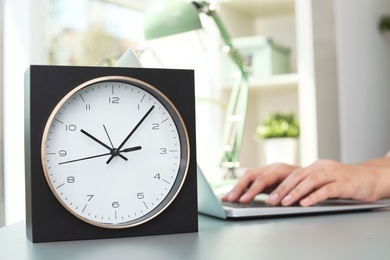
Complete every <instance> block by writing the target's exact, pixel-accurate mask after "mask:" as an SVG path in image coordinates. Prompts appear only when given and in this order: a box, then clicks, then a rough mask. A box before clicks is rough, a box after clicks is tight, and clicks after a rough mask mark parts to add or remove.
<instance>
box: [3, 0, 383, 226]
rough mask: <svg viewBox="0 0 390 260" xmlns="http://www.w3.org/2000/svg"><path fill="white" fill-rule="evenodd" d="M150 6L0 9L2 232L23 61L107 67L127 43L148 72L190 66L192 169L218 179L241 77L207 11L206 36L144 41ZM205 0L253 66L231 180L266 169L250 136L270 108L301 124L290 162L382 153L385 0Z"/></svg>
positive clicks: (46, 4)
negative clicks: (227, 121)
mask: <svg viewBox="0 0 390 260" xmlns="http://www.w3.org/2000/svg"><path fill="white" fill-rule="evenodd" d="M183 1H185V0H183ZM154 2H155V0H77V1H76V0H2V1H1V2H0V37H1V42H0V64H1V70H0V91H1V92H0V94H1V102H2V103H1V114H0V115H1V118H0V119H1V120H0V122H1V124H2V127H1V128H0V130H1V132H0V134H1V135H0V136H1V141H2V144H1V149H0V152H1V157H0V158H1V165H0V226H1V225H5V224H12V223H14V222H17V221H20V220H24V219H25V216H24V214H25V212H24V207H25V204H24V203H25V202H24V201H25V198H24V140H23V139H24V135H23V129H24V125H23V107H24V100H23V98H24V96H23V95H24V94H23V93H24V83H23V80H24V78H23V74H24V71H25V70H26V69H27V68H28V66H29V65H30V64H51V65H78V66H112V65H113V64H114V63H115V61H116V60H117V59H118V58H119V57H120V56H121V55H122V54H123V53H124V52H125V51H126V50H127V49H128V48H132V49H133V50H135V51H136V53H137V54H138V57H139V59H140V61H141V64H142V65H143V66H144V67H157V68H181V69H182V68H185V69H194V70H195V81H196V98H197V100H196V106H197V107H196V113H197V114H196V120H197V150H198V154H197V157H198V163H199V165H200V166H201V167H202V168H203V171H204V172H205V174H206V177H207V178H208V179H209V180H210V182H213V183H218V182H219V181H220V180H222V179H223V176H224V174H225V173H224V171H225V170H224V169H222V168H220V166H219V163H220V160H221V154H222V148H223V140H222V132H223V125H224V121H225V119H226V118H225V114H226V107H227V103H228V100H229V97H230V94H231V91H232V88H233V85H234V82H235V80H236V78H237V70H236V68H235V66H234V64H233V63H232V62H231V60H230V59H229V58H228V57H227V55H226V52H224V50H223V49H224V48H223V47H224V42H223V41H222V39H221V36H220V32H219V30H218V28H217V27H216V25H215V23H214V21H213V20H212V19H211V18H210V17H209V16H207V15H204V14H200V15H199V17H200V19H201V22H202V25H203V29H200V30H195V31H190V32H185V33H181V34H176V35H173V36H167V37H163V38H158V39H153V40H145V37H144V14H145V12H146V11H147V10H148V8H149V7H150V6H151V5H152V4H153V3H154ZM211 3H212V5H213V7H215V10H216V12H217V13H218V14H219V16H220V17H221V20H222V22H223V24H224V25H225V27H226V29H227V31H228V33H229V35H230V37H231V38H232V42H233V44H234V45H235V47H236V48H237V49H238V50H239V51H240V52H241V54H242V55H243V56H244V57H245V58H246V59H247V61H248V63H249V67H250V73H249V95H248V102H247V106H248V112H247V116H246V124H245V131H244V136H243V142H242V145H241V152H240V157H239V162H240V167H239V168H238V169H237V174H238V175H240V174H242V172H243V171H244V170H245V169H247V168H249V167H253V166H258V165H264V164H266V163H268V162H269V161H267V158H266V152H265V146H266V145H265V143H266V141H267V138H265V137H264V136H258V135H256V131H257V130H256V129H258V126H259V125H261V124H262V123H263V122H264V118H265V116H266V115H269V114H270V113H290V114H291V113H292V114H293V115H294V116H295V117H296V119H297V121H298V122H299V127H300V131H299V135H298V136H296V135H295V136H293V137H294V138H295V139H296V140H297V147H295V148H294V149H295V150H294V151H295V152H296V153H294V155H293V157H292V159H289V160H290V161H289V162H292V163H295V164H298V165H301V166H305V165H308V164H310V163H312V162H313V161H315V160H317V159H319V158H323V159H333V160H340V161H342V162H345V163H357V162H360V161H363V160H368V159H370V158H374V157H378V156H382V155H383V154H385V153H386V152H387V151H388V150H389V149H390V134H389V133H390V102H389V99H390V73H389V72H390V32H389V31H388V30H385V29H384V30H380V24H381V21H382V20H383V19H384V17H386V16H390V0H371V1H367V0H343V1H337V0H273V1H270V0H219V1H211ZM53 87H55V86H53ZM280 149H282V150H284V148H279V150H277V151H281V150H280ZM294 151H293V152H294ZM293 152H289V154H291V153H293ZM279 154H280V153H279V152H277V155H279ZM274 160H280V161H283V160H285V159H284V158H282V157H277V158H276V159H274ZM291 160H292V161H291Z"/></svg>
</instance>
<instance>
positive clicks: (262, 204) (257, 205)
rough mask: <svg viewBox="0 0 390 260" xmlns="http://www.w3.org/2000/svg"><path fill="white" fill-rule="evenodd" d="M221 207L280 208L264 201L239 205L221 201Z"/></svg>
mask: <svg viewBox="0 0 390 260" xmlns="http://www.w3.org/2000/svg"><path fill="white" fill-rule="evenodd" d="M222 205H224V206H228V207H232V208H267V207H281V206H280V205H278V206H272V205H268V204H267V203H265V202H264V201H251V202H249V203H245V204H244V203H239V202H227V201H222ZM290 207H300V205H299V204H298V203H296V204H293V205H291V206H290Z"/></svg>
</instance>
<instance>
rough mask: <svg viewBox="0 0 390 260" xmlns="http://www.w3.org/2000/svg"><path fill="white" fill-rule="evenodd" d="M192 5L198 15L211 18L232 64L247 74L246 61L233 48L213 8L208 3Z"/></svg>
mask: <svg viewBox="0 0 390 260" xmlns="http://www.w3.org/2000/svg"><path fill="white" fill-rule="evenodd" d="M192 4H193V5H194V6H195V8H196V9H197V10H198V12H200V13H204V14H206V15H208V16H210V17H211V18H213V20H214V22H215V24H216V26H217V28H218V30H219V33H220V34H221V37H222V39H223V41H224V44H225V45H226V46H227V47H228V48H229V52H228V55H229V56H230V58H231V59H232V60H233V62H234V63H235V64H236V65H237V67H238V68H239V69H240V71H241V72H242V73H245V74H248V73H249V66H248V61H247V59H245V58H244V57H243V56H242V55H241V54H240V52H239V51H238V50H237V49H236V48H235V47H234V46H233V43H232V40H231V38H230V36H229V33H228V32H227V30H226V28H225V26H224V25H223V23H222V20H221V18H220V17H219V15H218V14H217V12H216V11H215V10H214V8H212V7H211V5H210V3H208V2H206V1H192Z"/></svg>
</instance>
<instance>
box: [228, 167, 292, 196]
mask: <svg viewBox="0 0 390 260" xmlns="http://www.w3.org/2000/svg"><path fill="white" fill-rule="evenodd" d="M296 169H298V167H297V166H293V165H288V164H284V163H274V164H270V165H268V166H265V167H257V168H252V169H249V170H248V171H246V172H245V174H244V175H243V176H242V177H241V178H240V180H239V181H238V183H237V184H236V185H235V187H234V188H233V190H231V191H230V192H229V193H227V194H226V195H225V196H223V197H222V200H224V201H230V202H235V201H240V202H241V203H248V202H250V201H251V200H253V198H254V197H255V196H256V195H257V194H258V193H261V192H263V193H269V192H271V191H273V190H274V189H275V188H276V187H277V185H278V184H279V183H280V182H282V181H283V180H284V179H285V178H286V177H287V176H288V175H289V174H291V173H292V172H293V171H294V170H296Z"/></svg>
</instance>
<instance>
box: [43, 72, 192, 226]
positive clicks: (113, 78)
mask: <svg viewBox="0 0 390 260" xmlns="http://www.w3.org/2000/svg"><path fill="white" fill-rule="evenodd" d="M104 81H121V82H127V83H130V84H131V83H136V84H140V85H142V86H146V87H147V88H149V89H152V90H153V91H154V92H156V93H157V94H158V95H159V96H160V97H161V98H163V99H164V100H165V101H166V102H167V103H168V104H169V106H170V107H171V108H172V109H173V111H174V112H175V113H176V116H177V118H178V119H179V121H180V123H181V126H182V128H183V133H184V137H185V140H184V141H185V143H186V148H187V149H186V150H187V158H186V166H185V169H184V173H183V178H182V179H181V182H180V184H179V186H178V187H177V189H176V191H174V195H173V196H172V198H171V199H170V200H169V201H168V202H167V203H166V204H165V205H164V206H163V207H162V208H161V209H159V210H158V211H157V212H156V213H154V214H153V215H151V216H150V217H147V218H145V219H143V220H142V221H139V222H135V223H132V224H128V225H127V224H106V223H100V222H95V221H92V220H89V219H87V218H84V217H82V216H81V215H79V214H76V213H75V212H74V211H73V210H71V209H70V208H69V207H68V205H66V204H65V203H64V202H63V201H62V199H61V198H60V197H59V196H58V193H57V192H56V191H55V189H54V186H53V185H52V184H51V182H50V177H49V173H48V170H47V165H46V153H45V151H46V140H47V137H48V132H49V128H50V125H51V123H52V122H53V120H54V118H55V115H56V114H57V112H58V111H59V110H60V108H61V107H62V105H63V104H64V103H65V102H66V101H67V100H68V99H69V98H70V97H71V96H72V95H73V94H75V93H76V92H78V91H80V90H81V89H83V88H85V87H88V86H90V85H92V84H96V83H98V82H104ZM136 86H137V85H136ZM137 87H139V86H137ZM144 90H145V91H147V92H149V91H148V90H147V89H144ZM151 94H152V93H151ZM152 95H153V94H152ZM153 96H154V95H153ZM156 98H157V99H159V98H158V97H156ZM159 101H160V102H161V100H159ZM176 127H177V126H176ZM179 136H180V135H179ZM180 141H182V140H180ZM190 145H191V144H190V142H189V136H188V131H187V127H186V125H185V122H184V120H183V118H182V116H181V114H180V112H179V111H178V110H177V108H176V106H175V105H174V104H173V103H172V101H171V100H170V99H169V98H168V97H167V96H166V95H165V94H164V93H162V92H161V91H160V90H159V89H157V88H156V87H154V86H153V85H151V84H149V83H147V82H145V81H142V80H139V79H136V78H132V77H128V76H103V77H98V78H93V79H91V80H88V81H85V82H83V83H81V84H79V85H78V86H76V87H75V88H73V89H72V90H70V91H69V92H68V93H67V94H66V95H65V96H64V97H63V98H62V99H61V100H60V101H59V102H58V103H57V105H56V106H55V107H54V109H53V110H52V111H51V113H50V116H49V118H48V119H47V121H46V125H45V128H44V131H43V134H42V142H41V164H42V168H43V172H44V176H45V179H46V183H47V184H48V186H49V188H50V190H51V192H52V194H53V195H54V196H55V197H56V199H57V201H58V202H60V204H61V205H62V206H63V207H64V208H65V209H66V210H67V211H68V212H69V213H71V214H72V215H73V216H75V217H77V218H78V219H80V220H82V221H83V222H86V223H88V224H90V225H93V226H97V227H101V228H107V229H124V228H130V227H134V226H139V225H142V224H144V223H146V222H148V221H150V220H152V219H154V218H155V217H157V216H158V215H160V214H161V213H162V212H164V211H165V210H166V209H167V208H168V207H169V206H170V205H171V204H172V202H173V201H174V200H175V199H176V197H177V195H178V194H179V192H180V190H181V189H182V187H183V184H184V182H185V180H186V178H187V174H188V169H189V165H190V150H191V149H190ZM179 170H180V167H179ZM173 187H174V185H173V186H172V188H173ZM169 194H170V193H168V195H169ZM168 195H167V196H168ZM167 196H166V197H167ZM166 197H165V198H166ZM165 198H164V200H165ZM164 200H163V201H162V203H163V202H164ZM156 208H157V207H156ZM156 208H155V209H156ZM150 212H153V210H152V211H150ZM150 212H149V213H150ZM149 213H147V214H149ZM147 214H146V215H147ZM144 216H145V215H144ZM133 221H135V220H133ZM133 221H131V222H133ZM124 223H126V222H124Z"/></svg>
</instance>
